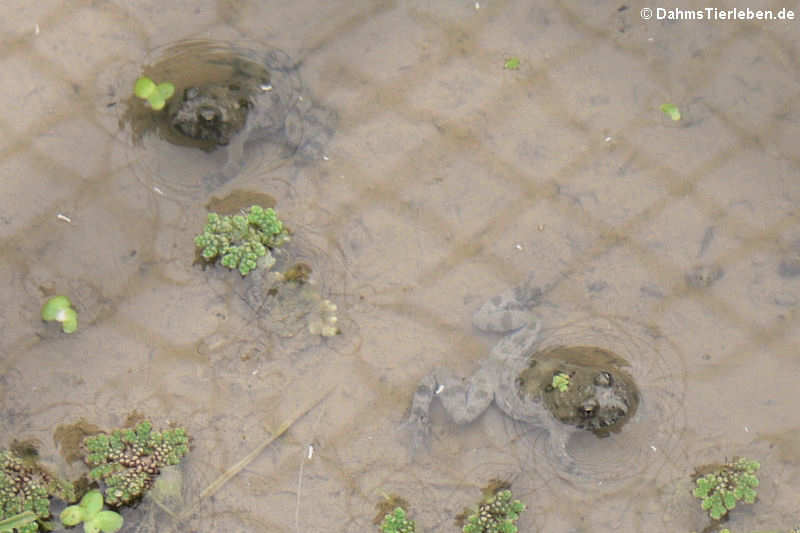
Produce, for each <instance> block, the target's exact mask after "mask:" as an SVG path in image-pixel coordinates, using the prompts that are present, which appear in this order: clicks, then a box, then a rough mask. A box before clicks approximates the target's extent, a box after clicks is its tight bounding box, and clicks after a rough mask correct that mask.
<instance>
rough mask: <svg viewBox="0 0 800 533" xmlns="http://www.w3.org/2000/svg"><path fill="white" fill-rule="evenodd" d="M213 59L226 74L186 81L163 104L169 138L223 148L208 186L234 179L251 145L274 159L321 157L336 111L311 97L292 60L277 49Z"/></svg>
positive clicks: (206, 147) (303, 160) (298, 160)
mask: <svg viewBox="0 0 800 533" xmlns="http://www.w3.org/2000/svg"><path fill="white" fill-rule="evenodd" d="M256 59H257V60H256ZM215 61H216V62H217V63H224V64H225V66H226V67H229V69H230V75H229V76H228V77H227V78H226V79H223V80H217V81H213V82H206V83H202V84H197V85H192V86H189V87H185V88H184V90H183V91H182V93H181V96H180V97H179V98H176V99H173V100H171V101H170V103H169V107H168V110H167V111H168V112H167V115H168V123H169V127H170V130H171V131H172V133H173V134H172V135H171V136H170V140H171V141H172V142H176V143H178V144H186V145H189V146H194V147H197V148H200V149H202V150H205V151H213V150H216V149H218V148H222V149H224V151H225V162H224V164H223V166H222V168H221V170H219V171H218V172H214V173H211V174H210V175H209V176H207V177H206V178H205V182H206V188H207V189H208V190H214V189H216V188H218V187H220V186H221V185H223V184H225V183H227V182H229V181H230V180H232V179H234V178H235V177H236V176H237V175H238V174H239V172H240V171H241V169H242V168H243V167H244V165H245V164H246V162H247V151H248V150H249V149H250V148H251V147H258V148H259V149H264V150H266V149H271V150H273V152H274V153H273V154H272V155H274V157H276V158H277V159H278V160H281V161H283V160H286V159H287V158H289V157H293V159H294V161H295V163H297V164H301V165H302V164H307V163H310V162H312V161H320V160H322V158H323V156H324V148H325V146H326V144H327V143H328V141H329V140H330V138H331V137H332V136H333V132H334V129H335V126H336V123H337V121H338V117H337V114H336V113H335V111H332V110H329V109H327V108H324V107H322V106H320V105H318V104H316V103H314V102H313V101H312V99H311V97H310V95H309V94H308V93H307V92H306V91H305V90H304V88H303V84H302V82H301V80H300V77H299V74H298V64H297V63H296V62H294V61H292V59H291V58H290V57H289V56H288V55H287V54H286V53H285V52H282V51H280V50H277V49H270V50H269V51H267V52H266V53H264V54H263V56H261V57H258V58H253V57H252V54H250V55H248V56H237V55H231V56H230V57H225V58H220V59H216V60H215ZM267 147H269V148H267Z"/></svg>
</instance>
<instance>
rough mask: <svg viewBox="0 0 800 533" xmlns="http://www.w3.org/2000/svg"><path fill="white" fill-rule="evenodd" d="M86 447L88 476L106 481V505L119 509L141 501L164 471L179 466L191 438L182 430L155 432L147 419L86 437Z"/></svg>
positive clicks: (187, 449)
mask: <svg viewBox="0 0 800 533" xmlns="http://www.w3.org/2000/svg"><path fill="white" fill-rule="evenodd" d="M83 446H84V448H85V450H86V452H87V455H86V458H85V460H86V464H88V465H89V467H90V468H91V471H90V472H89V477H90V478H91V479H93V480H96V481H103V482H104V483H105V486H106V487H105V501H106V503H108V504H109V505H113V506H118V505H121V504H127V503H131V502H133V501H136V500H138V499H139V498H141V497H142V495H143V494H144V492H145V491H147V490H148V489H149V488H150V487H151V486H152V485H153V480H154V479H155V478H156V476H158V474H159V472H160V471H161V468H163V467H165V466H167V465H176V464H178V463H180V461H181V459H182V458H183V456H184V455H186V453H187V452H188V451H189V438H188V437H187V436H186V431H185V430H184V429H182V428H176V429H171V430H166V431H161V432H159V431H153V430H152V425H151V424H150V422H149V421H146V420H145V421H143V422H140V423H139V424H138V425H137V426H136V427H135V428H126V429H117V430H114V431H113V432H112V433H111V434H110V435H107V434H100V435H94V436H92V437H87V438H86V439H85V440H84V442H83Z"/></svg>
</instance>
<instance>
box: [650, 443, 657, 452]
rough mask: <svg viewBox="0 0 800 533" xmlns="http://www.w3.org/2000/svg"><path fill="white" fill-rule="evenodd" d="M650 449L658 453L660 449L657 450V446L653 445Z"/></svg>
mask: <svg viewBox="0 0 800 533" xmlns="http://www.w3.org/2000/svg"><path fill="white" fill-rule="evenodd" d="M650 449H651V450H653V451H654V452H657V451H658V448H656V447H655V446H653V445H652V444H651V445H650Z"/></svg>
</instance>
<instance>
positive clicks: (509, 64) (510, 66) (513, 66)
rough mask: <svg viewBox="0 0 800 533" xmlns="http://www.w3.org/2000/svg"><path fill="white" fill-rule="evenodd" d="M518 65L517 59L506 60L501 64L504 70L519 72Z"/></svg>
mask: <svg viewBox="0 0 800 533" xmlns="http://www.w3.org/2000/svg"><path fill="white" fill-rule="evenodd" d="M519 63H520V61H519V58H518V57H512V58H509V59H506V62H505V63H503V68H504V69H506V70H519Z"/></svg>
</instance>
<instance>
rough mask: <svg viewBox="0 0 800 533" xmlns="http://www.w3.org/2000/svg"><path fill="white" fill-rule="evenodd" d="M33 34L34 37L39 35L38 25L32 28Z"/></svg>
mask: <svg viewBox="0 0 800 533" xmlns="http://www.w3.org/2000/svg"><path fill="white" fill-rule="evenodd" d="M33 34H34V35H39V25H38V24H37V25H36V26H34V27H33Z"/></svg>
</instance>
